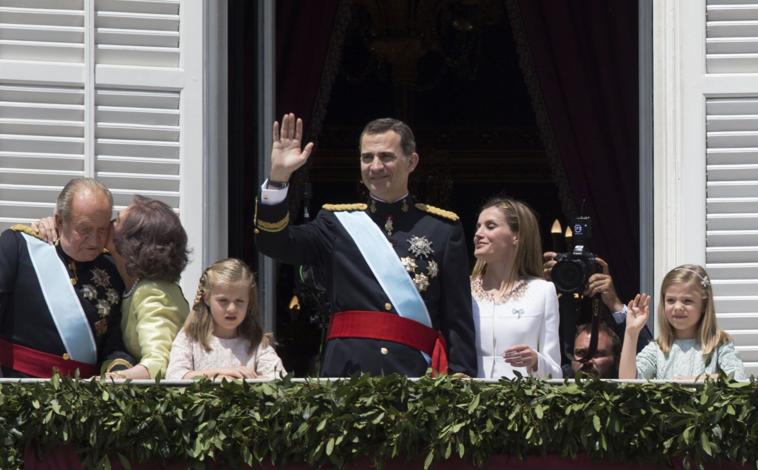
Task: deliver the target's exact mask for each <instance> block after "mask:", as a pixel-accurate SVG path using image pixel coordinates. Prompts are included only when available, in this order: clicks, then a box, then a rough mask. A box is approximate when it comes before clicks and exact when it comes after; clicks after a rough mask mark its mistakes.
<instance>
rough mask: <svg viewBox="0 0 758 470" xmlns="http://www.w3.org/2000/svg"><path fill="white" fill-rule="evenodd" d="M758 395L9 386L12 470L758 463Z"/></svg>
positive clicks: (7, 444)
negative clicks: (550, 461) (120, 465)
mask: <svg viewBox="0 0 758 470" xmlns="http://www.w3.org/2000/svg"><path fill="white" fill-rule="evenodd" d="M756 404H758V387H756V384H755V383H733V382H728V381H727V380H725V379H720V380H717V381H709V382H707V383H705V384H704V385H702V386H698V387H693V386H686V385H681V384H674V383H668V384H661V383H646V384H619V383H614V382H602V381H596V380H594V381H578V382H577V383H566V384H563V385H554V384H548V383H545V382H542V381H539V380H533V379H523V380H519V381H512V382H509V381H501V382H499V383H497V384H492V383H489V384H488V383H482V382H477V381H470V380H456V379H451V378H438V379H431V378H423V379H420V380H418V381H412V380H408V379H405V378H403V377H398V376H389V377H377V378H372V377H367V376H359V377H353V378H351V379H346V380H341V381H322V382H319V381H306V382H291V381H288V380H285V381H283V382H275V383H264V384H251V383H233V382H223V383H220V384H219V383H212V382H209V381H207V380H206V381H201V382H197V383H194V384H192V385H190V386H187V387H178V386H167V385H148V386H145V385H134V384H108V383H100V382H97V381H77V380H71V379H59V378H57V377H55V378H53V379H52V380H51V381H49V382H40V383H25V384H20V383H12V384H8V383H5V384H2V385H0V438H1V439H2V440H3V441H2V443H3V446H2V447H1V448H0V449H1V450H0V467H1V468H16V467H21V466H22V465H23V449H24V447H25V446H26V445H27V444H28V443H30V442H34V443H35V445H38V446H39V447H40V449H41V450H42V451H44V450H47V449H53V448H56V447H58V446H61V445H64V444H67V445H72V446H74V447H75V448H76V449H77V451H78V452H79V453H80V455H81V456H82V458H83V459H84V464H85V466H87V467H93V466H100V465H105V461H106V460H107V459H106V458H105V457H106V456H107V455H110V456H113V457H117V458H119V459H121V460H122V462H123V461H126V460H130V461H132V462H138V461H142V460H144V459H148V458H158V459H169V458H172V459H173V458H179V459H186V460H187V461H188V462H190V463H191V464H192V465H195V466H200V467H201V466H203V465H204V462H209V461H218V462H227V463H229V464H230V465H232V466H233V467H236V466H238V465H239V463H240V462H245V463H247V464H250V465H254V464H256V463H271V464H274V465H284V464H287V463H307V464H311V465H314V466H316V465H327V466H336V467H340V466H342V465H344V464H346V463H349V462H352V461H355V460H358V459H361V458H365V457H368V458H370V459H371V461H372V463H373V464H374V465H376V466H378V467H381V466H382V464H383V463H384V462H386V461H388V460H389V459H392V458H401V459H405V458H408V459H419V460H423V461H424V462H425V466H427V467H428V466H430V465H431V464H432V463H434V462H435V461H440V460H443V459H448V458H451V457H460V458H462V459H466V460H469V461H472V462H473V463H475V464H477V465H483V464H484V463H486V462H487V460H488V458H489V457H490V456H492V455H498V454H500V455H509V456H514V457H519V458H527V457H528V456H532V455H545V454H559V455H561V456H563V457H566V458H573V457H575V456H577V455H578V454H586V455H589V456H590V457H591V458H592V459H594V460H619V461H652V462H671V461H672V460H673V459H679V458H683V459H684V461H685V463H691V464H701V463H707V462H711V461H717V460H730V461H734V462H741V463H748V464H750V465H751V466H756V463H758V412H756Z"/></svg>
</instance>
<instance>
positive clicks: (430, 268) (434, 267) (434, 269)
mask: <svg viewBox="0 0 758 470" xmlns="http://www.w3.org/2000/svg"><path fill="white" fill-rule="evenodd" d="M426 273H427V274H428V275H429V278H430V279H434V278H435V277H437V275H438V274H439V273H440V267H439V265H438V264H437V262H436V261H434V260H431V261H429V264H428V265H427V266H426Z"/></svg>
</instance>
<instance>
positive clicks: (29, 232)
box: [11, 224, 42, 239]
mask: <svg viewBox="0 0 758 470" xmlns="http://www.w3.org/2000/svg"><path fill="white" fill-rule="evenodd" d="M11 230H13V231H14V232H23V233H25V234H27V235H31V236H32V237H35V238H39V239H42V237H41V236H40V233H39V230H34V229H33V228H32V227H31V226H29V225H24V224H16V225H13V226H11Z"/></svg>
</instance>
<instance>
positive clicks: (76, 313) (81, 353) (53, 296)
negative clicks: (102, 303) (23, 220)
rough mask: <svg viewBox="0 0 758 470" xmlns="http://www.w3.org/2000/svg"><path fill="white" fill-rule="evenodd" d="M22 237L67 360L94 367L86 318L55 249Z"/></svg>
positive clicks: (90, 332)
mask: <svg viewBox="0 0 758 470" xmlns="http://www.w3.org/2000/svg"><path fill="white" fill-rule="evenodd" d="M22 235H23V236H24V238H25V239H26V245H27V247H28V249H29V257H30V258H31V260H32V265H34V270H35V271H36V273H37V279H38V280H39V285H40V287H41V288H42V295H43V296H44V297H45V302H46V303H47V308H48V310H50V316H51V317H53V321H54V322H55V327H56V328H57V329H58V334H59V335H60V337H61V340H62V341H63V346H64V347H65V348H66V351H67V352H68V354H69V356H71V359H73V360H75V361H79V362H84V363H85V364H95V363H97V346H96V345H95V338H94V337H93V336H92V329H91V328H90V326H89V321H88V320H87V315H85V313H84V310H83V309H82V304H81V303H80V302H79V297H77V295H76V291H75V290H74V286H72V285H71V278H70V277H69V274H68V270H67V269H66V266H64V265H63V262H62V261H61V259H60V258H59V257H58V253H57V252H56V250H55V247H54V246H52V245H48V244H47V243H45V242H43V241H42V240H39V239H37V238H34V237H31V236H29V235H26V234H22Z"/></svg>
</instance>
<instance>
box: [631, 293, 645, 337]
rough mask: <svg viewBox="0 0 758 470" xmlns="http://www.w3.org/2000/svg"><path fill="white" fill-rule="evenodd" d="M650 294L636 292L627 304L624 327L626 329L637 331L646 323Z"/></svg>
mask: <svg viewBox="0 0 758 470" xmlns="http://www.w3.org/2000/svg"><path fill="white" fill-rule="evenodd" d="M649 305H650V296H649V295H647V294H637V295H636V296H634V298H633V299H632V300H631V301H630V302H629V305H627V312H626V329H627V331H629V330H631V331H635V332H638V333H639V331H640V330H642V328H643V327H644V326H645V324H646V323H647V317H648V314H649V313H650V312H649Z"/></svg>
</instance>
